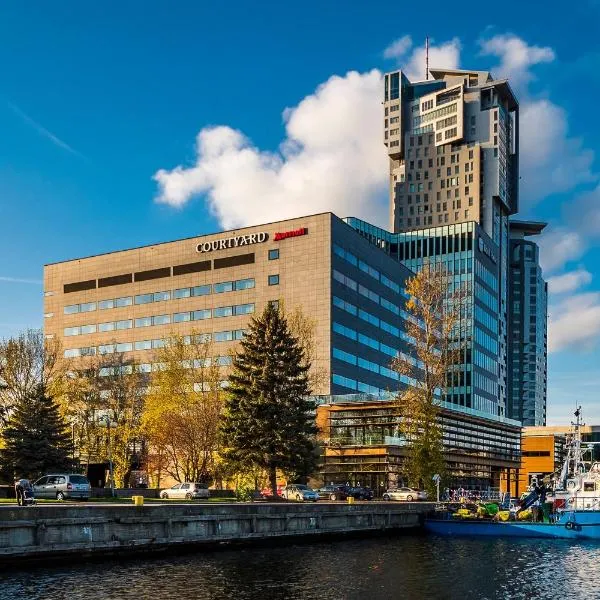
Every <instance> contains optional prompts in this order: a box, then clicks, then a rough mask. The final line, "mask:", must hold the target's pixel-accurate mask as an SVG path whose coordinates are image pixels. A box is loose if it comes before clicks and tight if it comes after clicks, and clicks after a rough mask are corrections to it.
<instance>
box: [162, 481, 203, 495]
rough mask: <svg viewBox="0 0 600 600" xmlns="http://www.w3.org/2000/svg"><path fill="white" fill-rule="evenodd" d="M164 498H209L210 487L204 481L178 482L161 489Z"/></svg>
mask: <svg viewBox="0 0 600 600" xmlns="http://www.w3.org/2000/svg"><path fill="white" fill-rule="evenodd" d="M160 497H161V498H162V499H163V500H168V499H169V498H185V499H186V500H198V499H203V500H206V499H207V498H208V487H207V486H206V485H205V484H204V483H190V482H187V481H186V482H184V483H177V484H175V485H174V486H173V487H170V488H167V489H165V490H160Z"/></svg>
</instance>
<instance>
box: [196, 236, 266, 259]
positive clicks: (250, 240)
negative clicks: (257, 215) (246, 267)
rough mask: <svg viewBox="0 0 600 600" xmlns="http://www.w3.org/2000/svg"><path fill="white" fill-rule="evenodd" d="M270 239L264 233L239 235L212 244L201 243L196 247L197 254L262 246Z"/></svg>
mask: <svg viewBox="0 0 600 600" xmlns="http://www.w3.org/2000/svg"><path fill="white" fill-rule="evenodd" d="M268 239H269V234H268V233H265V232H264V231H260V232H259V233H249V234H248V235H239V236H234V237H230V238H224V239H222V240H213V241H212V242H200V243H199V244H198V245H197V246H196V252H200V253H202V254H203V253H205V252H212V251H213V250H227V249H228V248H238V247H241V246H249V245H250V244H262V243H263V242H266V241H267V240H268Z"/></svg>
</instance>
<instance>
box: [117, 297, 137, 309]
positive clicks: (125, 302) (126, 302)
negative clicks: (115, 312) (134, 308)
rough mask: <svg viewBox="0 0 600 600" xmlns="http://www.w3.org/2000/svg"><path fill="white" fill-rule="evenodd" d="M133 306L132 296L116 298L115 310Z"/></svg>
mask: <svg viewBox="0 0 600 600" xmlns="http://www.w3.org/2000/svg"><path fill="white" fill-rule="evenodd" d="M132 304H133V298H132V297H131V296H124V297H123V298H115V308H124V307H125V306H131V305H132Z"/></svg>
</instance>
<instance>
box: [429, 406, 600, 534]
mask: <svg viewBox="0 0 600 600" xmlns="http://www.w3.org/2000/svg"><path fill="white" fill-rule="evenodd" d="M575 417H576V421H575V422H574V423H573V427H574V431H573V433H572V435H571V436H569V439H568V443H567V456H566V458H565V461H564V463H563V466H562V468H561V469H560V471H559V472H558V473H556V474H554V476H553V477H551V478H550V479H548V480H543V481H541V482H533V485H532V487H531V489H530V490H529V492H528V493H527V495H526V496H525V497H524V498H522V499H521V501H520V502H519V504H518V505H514V504H512V503H511V501H510V498H508V497H507V498H505V499H504V501H502V502H499V503H487V504H484V503H479V504H478V505H474V504H470V505H469V504H466V503H463V504H462V505H460V506H459V507H457V506H454V507H452V505H449V504H446V505H444V504H440V505H438V506H436V510H435V511H434V512H433V513H432V514H431V515H429V516H428V517H426V519H425V521H424V526H425V530H426V531H428V532H430V533H434V534H438V535H445V536H488V537H524V538H561V539H577V540H581V539H589V540H600V462H595V463H594V462H591V461H586V460H585V459H584V457H585V454H586V453H587V452H590V451H591V448H584V447H583V446H582V443H581V407H579V408H578V409H577V410H576V411H575ZM588 465H589V466H588Z"/></svg>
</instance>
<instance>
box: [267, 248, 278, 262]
mask: <svg viewBox="0 0 600 600" xmlns="http://www.w3.org/2000/svg"><path fill="white" fill-rule="evenodd" d="M278 258H279V249H278V248H274V249H273V250H269V260H277V259H278Z"/></svg>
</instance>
